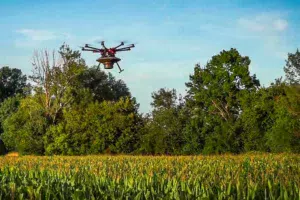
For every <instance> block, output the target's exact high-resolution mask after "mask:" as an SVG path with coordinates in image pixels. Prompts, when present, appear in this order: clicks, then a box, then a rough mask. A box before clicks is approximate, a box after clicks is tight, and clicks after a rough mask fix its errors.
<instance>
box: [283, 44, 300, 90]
mask: <svg viewBox="0 0 300 200" xmlns="http://www.w3.org/2000/svg"><path fill="white" fill-rule="evenodd" d="M284 71H285V76H286V80H287V82H288V83H289V84H300V52H299V50H298V49H297V51H296V52H295V53H289V54H288V59H287V60H286V65H285V67H284Z"/></svg>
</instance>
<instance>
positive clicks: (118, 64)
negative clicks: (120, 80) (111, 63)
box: [117, 63, 124, 73]
mask: <svg viewBox="0 0 300 200" xmlns="http://www.w3.org/2000/svg"><path fill="white" fill-rule="evenodd" d="M117 65H118V67H119V70H120V71H119V73H121V72H122V71H124V69H121V67H120V65H119V63H117Z"/></svg>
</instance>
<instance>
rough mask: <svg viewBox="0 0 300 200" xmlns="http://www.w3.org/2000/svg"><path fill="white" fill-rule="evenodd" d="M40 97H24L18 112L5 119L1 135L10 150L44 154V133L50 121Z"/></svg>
mask: <svg viewBox="0 0 300 200" xmlns="http://www.w3.org/2000/svg"><path fill="white" fill-rule="evenodd" d="M39 99H41V98H40V97H37V96H34V97H30V96H29V97H26V98H25V99H22V100H21V101H20V106H19V108H18V110H17V112H15V113H13V114H12V115H10V116H9V117H8V118H6V119H5V121H4V123H3V129H4V133H3V134H2V136H1V137H2V139H3V141H4V144H5V146H6V147H7V149H8V150H9V151H18V152H19V153H21V154H37V155H43V154H44V143H43V135H44V134H45V132H46V129H47V127H48V123H47V119H46V118H45V110H44V107H42V106H41V104H40V103H39V102H38V100H39Z"/></svg>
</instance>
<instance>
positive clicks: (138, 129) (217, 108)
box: [0, 44, 300, 155]
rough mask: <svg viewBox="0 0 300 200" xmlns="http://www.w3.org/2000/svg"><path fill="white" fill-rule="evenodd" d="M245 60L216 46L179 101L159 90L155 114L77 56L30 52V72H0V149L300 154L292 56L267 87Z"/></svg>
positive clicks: (298, 92)
mask: <svg viewBox="0 0 300 200" xmlns="http://www.w3.org/2000/svg"><path fill="white" fill-rule="evenodd" d="M250 63H251V61H250V59H249V57H247V56H242V55H241V54H240V53H239V52H238V51H237V50H236V49H234V48H232V49H230V50H223V51H221V52H220V53H219V54H217V55H214V56H213V57H212V58H211V59H210V60H209V61H208V62H207V64H206V65H205V66H200V65H199V64H196V65H195V67H194V72H193V73H192V74H191V75H190V77H189V82H187V83H186V88H187V95H185V96H182V95H180V94H177V91H176V90H175V89H168V88H161V89H160V90H158V91H155V92H153V93H152V103H151V106H152V107H153V110H152V111H151V112H150V113H147V114H140V113H139V110H138V109H139V104H138V103H137V101H136V99H135V98H134V97H133V96H132V95H131V93H130V91H129V88H128V87H127V85H126V84H125V83H124V82H123V81H122V80H117V79H116V78H115V77H114V76H113V75H112V74H111V73H108V74H107V73H105V72H104V71H101V70H99V69H97V67H95V66H92V67H89V66H87V65H86V63H85V61H84V59H82V58H81V55H80V52H79V51H74V50H72V49H71V48H70V47H69V46H68V45H66V44H64V45H62V46H61V47H60V50H59V51H58V52H55V51H54V52H52V53H50V52H48V51H39V52H35V54H34V59H33V71H32V74H31V75H30V76H26V75H23V74H22V72H21V70H20V69H12V68H9V67H7V66H6V67H2V68H1V69H0V78H1V81H0V153H2V154H4V153H6V152H8V151H17V152H19V153H20V154H24V155H25V154H35V155H86V154H102V153H109V154H117V153H121V154H151V155H161V154H167V155H192V154H216V153H217V154H219V153H227V152H228V153H244V152H249V151H260V152H295V153H299V152H300V52H299V51H298V50H297V51H296V52H295V53H289V54H288V59H287V60H286V65H285V66H284V68H283V69H284V72H285V77H284V78H282V77H281V78H278V79H275V80H274V82H273V83H272V84H270V86H268V87H263V86H261V85H260V82H259V80H258V79H257V77H256V76H255V75H251V74H250V71H249V66H250Z"/></svg>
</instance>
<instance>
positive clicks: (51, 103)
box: [30, 44, 87, 124]
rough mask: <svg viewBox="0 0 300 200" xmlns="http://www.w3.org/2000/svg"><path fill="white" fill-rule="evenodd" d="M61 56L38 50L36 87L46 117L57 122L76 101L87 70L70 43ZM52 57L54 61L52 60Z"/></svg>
mask: <svg viewBox="0 0 300 200" xmlns="http://www.w3.org/2000/svg"><path fill="white" fill-rule="evenodd" d="M59 55H60V56H59V58H56V54H55V52H54V51H53V53H52V57H51V56H50V53H49V52H48V51H44V52H43V51H41V52H35V54H34V61H33V67H34V69H33V75H32V76H30V78H31V80H32V81H33V82H34V83H35V85H34V90H35V92H36V93H37V94H38V97H40V98H41V99H39V100H38V101H39V102H40V103H41V104H42V106H43V107H44V110H45V112H46V113H45V116H46V118H47V120H49V121H50V122H51V123H52V124H55V123H57V121H58V118H59V117H60V116H61V115H62V110H63V108H64V107H67V106H70V104H72V103H73V102H74V101H76V97H77V96H76V92H77V91H78V87H79V86H80V82H79V78H78V77H79V76H80V75H81V74H82V73H83V71H84V70H86V68H87V67H86V65H85V62H84V60H83V59H81V58H80V53H79V51H72V50H71V49H70V48H69V46H68V45H65V44H64V45H62V46H61V48H60V51H59ZM51 60H52V61H51Z"/></svg>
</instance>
